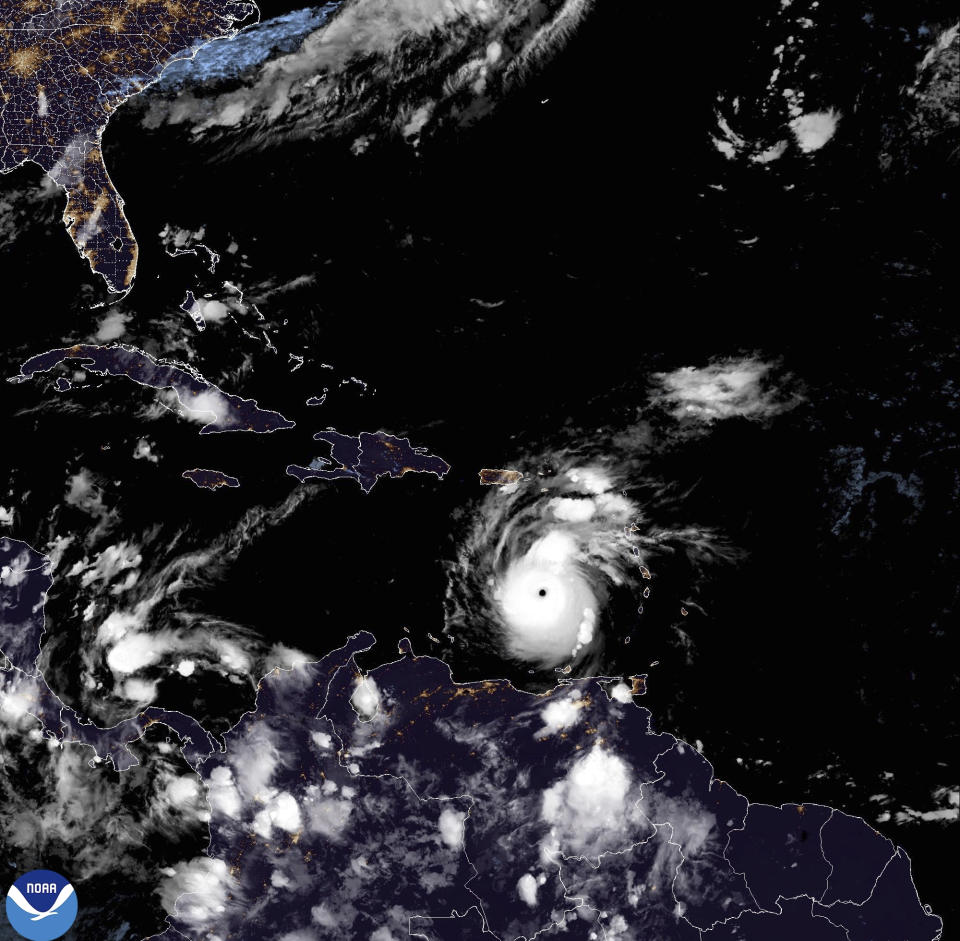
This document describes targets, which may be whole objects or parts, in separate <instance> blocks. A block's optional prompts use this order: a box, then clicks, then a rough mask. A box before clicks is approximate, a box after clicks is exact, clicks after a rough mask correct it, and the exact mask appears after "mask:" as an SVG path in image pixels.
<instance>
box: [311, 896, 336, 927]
mask: <svg viewBox="0 0 960 941" xmlns="http://www.w3.org/2000/svg"><path fill="white" fill-rule="evenodd" d="M310 917H311V918H312V919H313V920H314V921H315V922H316V923H317V924H318V925H320V926H321V927H323V928H336V927H337V924H338V922H337V917H336V915H334V914H333V912H331V911H330V909H329V908H327V905H326V902H321V903H320V904H319V905H314V906H313V908H311V909H310Z"/></svg>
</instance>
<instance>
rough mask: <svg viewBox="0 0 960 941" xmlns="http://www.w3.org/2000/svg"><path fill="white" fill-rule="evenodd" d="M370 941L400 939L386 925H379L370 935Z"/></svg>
mask: <svg viewBox="0 0 960 941" xmlns="http://www.w3.org/2000/svg"><path fill="white" fill-rule="evenodd" d="M370 941H400V939H399V938H398V937H397V936H396V935H395V934H394V933H393V932H392V931H391V930H390V929H389V928H388V927H387V926H386V925H381V927H379V928H377V930H376V931H374V932H373V933H372V934H371V935H370Z"/></svg>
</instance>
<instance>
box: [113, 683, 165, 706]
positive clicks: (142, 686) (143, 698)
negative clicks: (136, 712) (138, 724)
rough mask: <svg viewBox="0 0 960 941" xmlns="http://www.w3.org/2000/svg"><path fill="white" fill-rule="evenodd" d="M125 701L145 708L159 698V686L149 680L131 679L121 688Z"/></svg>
mask: <svg viewBox="0 0 960 941" xmlns="http://www.w3.org/2000/svg"><path fill="white" fill-rule="evenodd" d="M120 694H121V695H122V696H123V697H124V699H129V700H130V701H131V702H135V703H139V704H141V705H143V706H145V705H148V704H149V703H152V702H153V701H154V699H155V698H156V696H157V684H156V683H152V682H150V681H149V680H140V679H129V680H127V681H126V682H125V683H124V684H123V686H121V687H120Z"/></svg>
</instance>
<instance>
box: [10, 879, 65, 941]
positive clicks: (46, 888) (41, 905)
mask: <svg viewBox="0 0 960 941" xmlns="http://www.w3.org/2000/svg"><path fill="white" fill-rule="evenodd" d="M76 917H77V895H76V892H74V889H73V886H72V885H71V884H70V883H69V882H68V881H67V880H66V879H64V877H63V876H61V875H60V874H59V873H56V872H53V871H52V870H50V869H34V870H33V871H32V872H28V873H26V875H23V876H20V878H19V879H17V881H16V882H14V884H13V885H12V886H10V888H9V889H8V890H7V920H8V921H9V922H10V926H11V927H12V928H13V929H14V931H16V932H17V934H19V935H20V936H21V937H24V938H27V939H28V941H53V939H54V938H59V937H60V936H61V935H64V934H66V932H67V931H69V930H70V926H71V925H72V924H73V922H74V920H75V919H76Z"/></svg>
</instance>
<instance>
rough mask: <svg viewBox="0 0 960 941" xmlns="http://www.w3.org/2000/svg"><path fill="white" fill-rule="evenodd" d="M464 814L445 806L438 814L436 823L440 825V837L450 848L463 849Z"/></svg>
mask: <svg viewBox="0 0 960 941" xmlns="http://www.w3.org/2000/svg"><path fill="white" fill-rule="evenodd" d="M465 819H466V815H465V814H463V813H458V812H457V811H455V810H450V809H449V808H447V809H446V810H444V811H443V812H442V813H441V814H440V819H439V820H438V821H437V825H438V826H439V827H440V839H441V840H443V842H444V843H446V845H447V846H449V847H450V849H452V850H459V849H463V821H464V820H465Z"/></svg>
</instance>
